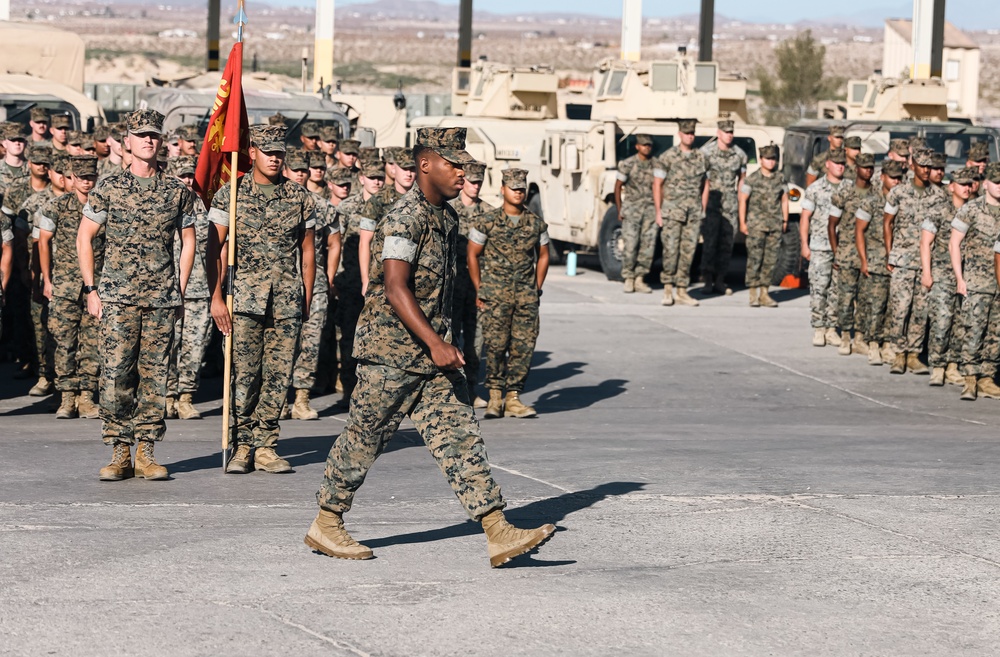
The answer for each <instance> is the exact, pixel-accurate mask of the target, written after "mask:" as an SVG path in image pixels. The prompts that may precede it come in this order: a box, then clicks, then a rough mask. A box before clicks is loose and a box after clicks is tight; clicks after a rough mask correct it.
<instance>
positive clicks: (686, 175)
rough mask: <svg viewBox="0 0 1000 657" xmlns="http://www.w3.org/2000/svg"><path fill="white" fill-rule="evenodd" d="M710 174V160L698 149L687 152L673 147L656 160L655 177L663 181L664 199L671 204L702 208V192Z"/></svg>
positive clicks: (678, 147)
mask: <svg viewBox="0 0 1000 657" xmlns="http://www.w3.org/2000/svg"><path fill="white" fill-rule="evenodd" d="M707 174H708V159H707V158H706V157H705V154H704V153H703V152H701V151H699V150H697V149H694V150H691V151H688V152H685V151H684V150H683V149H681V147H680V146H679V145H677V146H672V147H671V148H669V149H668V150H667V151H666V152H665V153H664V154H663V155H661V156H660V157H659V158H657V159H656V160H655V164H654V167H653V175H654V176H655V177H657V178H661V179H662V180H663V199H664V201H670V202H671V204H681V205H690V204H696V205H697V206H698V207H699V209H700V208H701V190H702V185H703V184H704V181H705V177H706V175H707Z"/></svg>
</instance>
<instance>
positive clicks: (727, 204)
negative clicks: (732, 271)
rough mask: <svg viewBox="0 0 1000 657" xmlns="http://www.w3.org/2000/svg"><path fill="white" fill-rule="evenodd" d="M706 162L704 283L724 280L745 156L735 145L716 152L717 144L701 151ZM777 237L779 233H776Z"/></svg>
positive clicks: (737, 221) (735, 227) (737, 222)
mask: <svg viewBox="0 0 1000 657" xmlns="http://www.w3.org/2000/svg"><path fill="white" fill-rule="evenodd" d="M701 152H702V153H704V154H705V159H706V160H707V161H708V180H709V186H708V207H707V208H706V211H705V221H704V222H703V223H702V227H701V232H702V237H703V238H704V244H703V245H702V251H701V273H702V277H703V278H704V279H705V282H706V283H711V282H712V280H713V279H714V278H715V276H716V275H717V274H718V275H719V276H725V275H726V272H728V271H729V260H730V259H731V258H732V256H733V243H734V241H735V239H736V233H737V231H739V229H740V216H739V210H740V206H739V198H738V197H737V189H736V185H737V183H738V182H739V179H740V176H741V175H743V174H745V173H746V170H747V154H746V153H744V152H743V149H741V148H740V147H739V146H737V145H736V144H730V146H729V148H728V149H726V150H723V149H721V148H719V142H718V141H714V142H711V143H708V144H705V145H704V146H702V148H701ZM779 234H780V233H779Z"/></svg>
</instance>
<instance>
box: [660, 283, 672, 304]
mask: <svg viewBox="0 0 1000 657" xmlns="http://www.w3.org/2000/svg"><path fill="white" fill-rule="evenodd" d="M660 305H661V306H672V305H674V286H673V285H670V284H669V283H668V284H667V285H664V286H663V300H662V301H660Z"/></svg>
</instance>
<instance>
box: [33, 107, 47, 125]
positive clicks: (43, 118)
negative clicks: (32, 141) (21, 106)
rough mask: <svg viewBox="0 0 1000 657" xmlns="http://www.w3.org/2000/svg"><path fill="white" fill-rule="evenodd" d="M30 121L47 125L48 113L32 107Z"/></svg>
mask: <svg viewBox="0 0 1000 657" xmlns="http://www.w3.org/2000/svg"><path fill="white" fill-rule="evenodd" d="M31 120H32V121H34V122H35V123H48V122H49V111H48V110H47V109H45V108H44V107H32V108H31Z"/></svg>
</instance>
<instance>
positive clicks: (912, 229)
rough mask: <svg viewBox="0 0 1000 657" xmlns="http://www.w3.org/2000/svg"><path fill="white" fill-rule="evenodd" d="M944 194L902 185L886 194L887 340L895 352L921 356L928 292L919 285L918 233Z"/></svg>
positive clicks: (907, 184) (935, 190)
mask: <svg viewBox="0 0 1000 657" xmlns="http://www.w3.org/2000/svg"><path fill="white" fill-rule="evenodd" d="M941 194H943V192H941V191H940V190H938V189H936V188H934V187H933V186H932V187H927V188H920V187H917V186H916V185H915V184H913V183H907V182H901V183H900V184H899V185H897V186H896V187H894V188H893V190H892V191H891V192H889V195H888V197H887V198H886V201H885V212H886V214H890V215H895V217H896V219H895V222H894V224H893V229H892V251H891V252H890V253H889V264H890V265H892V266H893V267H894V269H893V271H892V274H890V282H889V309H888V312H889V315H888V323H887V326H886V339H888V340H889V341H890V342H892V343H894V344H895V345H896V350H897V352H907V353H920V352H921V351H922V350H923V348H924V336H925V331H926V329H927V289H926V288H925V287H924V286H923V285H921V284H920V230H921V228H920V227H921V223H922V219H921V217H922V216H923V213H924V212H925V211H926V208H928V207H929V206H930V204H931V203H933V202H935V198H934V197H935V196H936V195H941Z"/></svg>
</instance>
